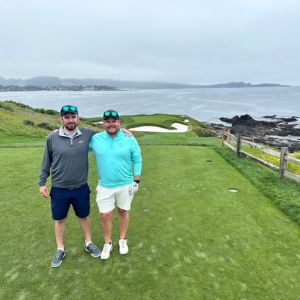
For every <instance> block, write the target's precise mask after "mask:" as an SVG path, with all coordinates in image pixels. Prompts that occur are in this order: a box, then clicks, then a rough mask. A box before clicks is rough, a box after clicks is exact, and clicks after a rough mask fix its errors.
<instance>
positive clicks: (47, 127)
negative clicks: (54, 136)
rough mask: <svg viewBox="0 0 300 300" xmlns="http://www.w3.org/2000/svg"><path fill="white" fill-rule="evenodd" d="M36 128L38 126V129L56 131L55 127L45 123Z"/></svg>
mask: <svg viewBox="0 0 300 300" xmlns="http://www.w3.org/2000/svg"><path fill="white" fill-rule="evenodd" d="M36 126H37V127H40V128H44V129H48V130H51V131H52V130H54V129H56V127H55V126H53V125H50V124H48V123H45V122H42V123H39V124H37V125H36Z"/></svg>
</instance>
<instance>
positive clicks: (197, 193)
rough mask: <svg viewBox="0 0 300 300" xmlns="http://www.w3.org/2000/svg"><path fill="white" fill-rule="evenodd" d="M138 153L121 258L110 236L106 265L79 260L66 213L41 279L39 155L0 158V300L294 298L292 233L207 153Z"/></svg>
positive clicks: (296, 261) (45, 251) (43, 225)
mask: <svg viewBox="0 0 300 300" xmlns="http://www.w3.org/2000/svg"><path fill="white" fill-rule="evenodd" d="M142 151H143V176H142V183H141V189H140V191H139V192H138V194H137V196H136V197H135V199H134V203H133V209H132V213H131V224H130V227H129V234H128V239H129V246H130V253H129V254H128V255H127V256H124V257H123V256H122V257H121V256H120V255H119V254H118V249H117V244H116V242H117V237H118V236H117V230H116V227H115V230H114V246H115V249H114V251H113V254H112V257H111V259H110V260H108V261H105V262H103V261H101V260H99V259H95V258H92V257H91V256H89V255H88V254H87V253H86V252H85V251H84V249H83V240H82V235H81V233H80V230H79V225H78V222H77V220H76V218H75V216H74V214H73V212H72V213H70V215H69V218H68V223H67V231H66V240H65V247H66V251H67V256H66V258H65V260H64V262H63V264H62V265H61V267H60V268H59V269H51V268H49V265H50V259H51V256H52V254H53V251H54V250H55V246H54V237H53V224H52V221H51V216H50V210H49V201H48V200H44V199H41V198H40V197H39V195H38V190H37V180H38V174H39V164H40V160H41V157H42V148H35V149H33V148H32V149H30V148H26V149H21V148H15V149H13V148H10V149H9V148H2V149H0V162H1V169H0V172H1V173H0V178H1V179H0V182H1V185H0V189H1V194H0V204H1V206H0V211H1V217H2V225H1V227H0V234H1V250H0V257H1V261H0V264H1V265H0V267H1V275H0V276H1V278H0V282H1V289H0V298H1V299H18V298H19V299H297V298H299V294H300V283H299V278H300V228H299V225H296V224H295V223H293V222H291V221H289V219H288V218H287V217H285V215H284V214H283V213H282V212H281V211H279V210H278V209H277V208H275V207H274V205H273V204H272V203H271V201H270V200H269V199H267V198H265V197H264V196H263V195H262V194H261V193H260V192H259V191H258V190H257V189H256V188H255V187H254V186H253V185H251V183H250V182H249V181H248V180H247V179H245V178H244V177H243V176H242V175H241V174H240V173H239V172H237V171H236V170H235V169H234V168H233V167H232V166H230V165H229V164H228V163H227V162H226V161H225V160H224V159H223V158H221V157H220V156H219V155H218V154H217V153H216V152H215V151H214V150H213V149H212V148H210V147H207V146H206V147H204V146H203V147H201V146H143V148H142ZM90 166H91V168H90V178H89V182H90V186H91V189H92V190H93V193H92V214H91V221H92V225H93V228H92V229H93V235H94V238H93V240H94V242H95V243H96V244H98V245H100V243H102V241H101V237H100V229H99V226H98V213H97V210H96V205H95V202H94V198H95V193H94V190H95V187H96V183H97V180H96V173H95V168H94V159H93V156H92V155H91V160H90ZM229 188H235V189H237V190H238V192H237V193H231V192H229V191H228V189H229ZM115 224H116V220H115Z"/></svg>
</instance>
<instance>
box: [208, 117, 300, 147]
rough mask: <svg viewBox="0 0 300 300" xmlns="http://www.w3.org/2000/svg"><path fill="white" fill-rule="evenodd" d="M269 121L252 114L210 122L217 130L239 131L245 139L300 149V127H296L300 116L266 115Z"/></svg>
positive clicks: (233, 132) (234, 132)
mask: <svg viewBox="0 0 300 300" xmlns="http://www.w3.org/2000/svg"><path fill="white" fill-rule="evenodd" d="M262 118H263V119H265V120H267V121H261V120H255V119H253V118H252V117H251V116H250V115H248V114H246V115H241V116H234V117H233V118H225V117H222V118H220V121H222V122H225V123H227V124H231V126H224V125H223V124H210V126H211V127H212V128H213V129H214V130H215V131H217V132H220V130H222V129H223V128H228V129H230V133H232V134H237V133H238V132H239V133H240V134H241V135H242V137H243V138H244V139H247V140H251V141H254V142H257V143H263V144H267V145H270V146H274V147H276V148H280V147H288V148H289V151H290V152H295V151H300V128H296V127H295V126H296V125H297V124H296V123H295V122H297V120H298V118H299V117H296V116H293V117H290V118H279V117H277V116H276V115H272V116H264V117H262Z"/></svg>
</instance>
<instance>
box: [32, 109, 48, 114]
mask: <svg viewBox="0 0 300 300" xmlns="http://www.w3.org/2000/svg"><path fill="white" fill-rule="evenodd" d="M34 111H35V112H38V113H40V114H44V113H45V112H46V111H45V109H44V108H35V109H34Z"/></svg>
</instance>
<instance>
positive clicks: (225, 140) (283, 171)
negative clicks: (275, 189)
mask: <svg viewBox="0 0 300 300" xmlns="http://www.w3.org/2000/svg"><path fill="white" fill-rule="evenodd" d="M232 142H234V144H235V145H233V144H232ZM221 143H222V146H224V145H225V146H227V147H229V148H230V149H231V150H233V151H235V152H236V155H237V157H240V155H241V153H243V154H244V155H246V156H248V157H250V158H252V159H254V160H256V161H258V162H260V163H262V164H263V165H265V166H267V167H268V168H271V169H273V170H275V171H277V172H278V173H279V176H280V177H287V178H290V179H292V180H295V181H297V182H300V176H299V175H296V174H294V173H291V172H289V171H288V170H287V162H291V163H294V164H296V165H298V166H300V159H296V158H294V157H290V156H288V148H287V147H282V148H281V151H280V152H278V151H275V150H272V149H270V148H267V147H265V146H263V145H259V144H256V143H254V142H250V141H247V140H244V139H242V138H241V136H240V134H239V133H238V134H237V136H234V135H233V134H231V133H229V132H228V131H226V130H224V131H223V132H222V140H221ZM242 145H245V146H248V147H251V148H255V149H258V150H260V151H261V152H264V153H266V154H269V155H272V156H275V157H277V158H279V166H276V165H274V164H272V163H270V162H267V161H265V160H263V159H262V158H258V157H256V156H254V155H253V154H250V153H248V152H247V151H245V150H242V149H241V146H242Z"/></svg>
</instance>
